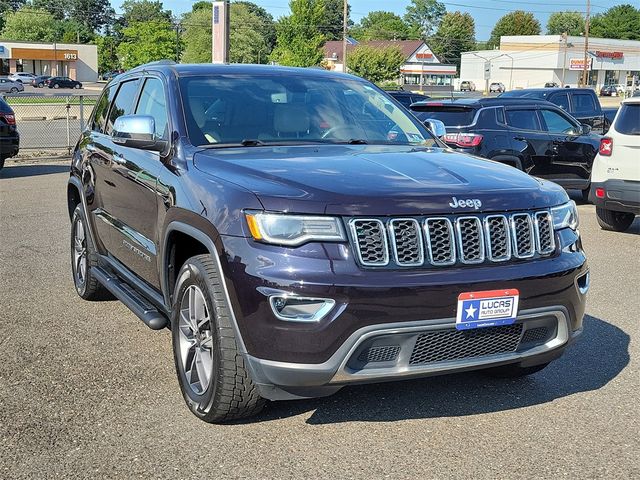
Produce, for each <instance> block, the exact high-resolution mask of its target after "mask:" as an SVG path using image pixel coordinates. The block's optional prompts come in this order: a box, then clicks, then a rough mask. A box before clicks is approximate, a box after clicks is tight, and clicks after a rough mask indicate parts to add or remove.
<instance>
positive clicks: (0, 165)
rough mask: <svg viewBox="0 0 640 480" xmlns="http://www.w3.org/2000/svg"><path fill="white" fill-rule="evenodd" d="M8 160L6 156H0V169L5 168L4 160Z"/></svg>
mask: <svg viewBox="0 0 640 480" xmlns="http://www.w3.org/2000/svg"><path fill="white" fill-rule="evenodd" d="M5 160H6V157H0V170H2V169H3V168H4V161H5Z"/></svg>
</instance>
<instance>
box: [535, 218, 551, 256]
mask: <svg viewBox="0 0 640 480" xmlns="http://www.w3.org/2000/svg"><path fill="white" fill-rule="evenodd" d="M534 218H535V220H534V226H535V230H536V244H537V245H536V246H537V250H538V253H539V254H541V255H546V254H549V253H552V252H553V251H554V250H555V249H556V242H555V238H554V237H555V235H554V234H553V223H552V222H553V220H552V218H551V214H550V213H549V212H536V214H535V217H534Z"/></svg>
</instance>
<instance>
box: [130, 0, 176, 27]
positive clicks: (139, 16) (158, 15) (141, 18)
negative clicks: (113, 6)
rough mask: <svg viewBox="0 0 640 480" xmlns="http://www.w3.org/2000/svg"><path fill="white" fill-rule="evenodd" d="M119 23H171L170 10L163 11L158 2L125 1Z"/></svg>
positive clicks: (153, 0)
mask: <svg viewBox="0 0 640 480" xmlns="http://www.w3.org/2000/svg"><path fill="white" fill-rule="evenodd" d="M121 8H122V17H121V22H122V24H123V25H124V26H127V25H128V24H130V23H134V22H171V10H165V9H164V6H163V5H162V1H160V0H125V2H124V3H123V4H122V7H121Z"/></svg>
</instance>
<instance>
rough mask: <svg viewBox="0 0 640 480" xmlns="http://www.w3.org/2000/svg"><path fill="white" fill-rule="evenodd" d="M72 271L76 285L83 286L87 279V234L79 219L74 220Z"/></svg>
mask: <svg viewBox="0 0 640 480" xmlns="http://www.w3.org/2000/svg"><path fill="white" fill-rule="evenodd" d="M73 273H74V276H75V281H76V286H78V287H82V286H84V284H85V283H86V281H87V236H86V233H85V231H84V224H83V223H82V220H81V219H78V220H77V221H76V226H75V229H74V232H73Z"/></svg>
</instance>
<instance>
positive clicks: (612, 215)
mask: <svg viewBox="0 0 640 480" xmlns="http://www.w3.org/2000/svg"><path fill="white" fill-rule="evenodd" d="M596 218H597V220H598V225H600V228H602V229H603V230H612V231H614V232H624V231H625V230H626V229H627V228H629V227H630V226H631V224H632V223H633V220H634V219H635V218H636V216H635V215H634V214H633V213H629V212H616V211H614V210H605V209H604V208H600V207H596Z"/></svg>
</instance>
